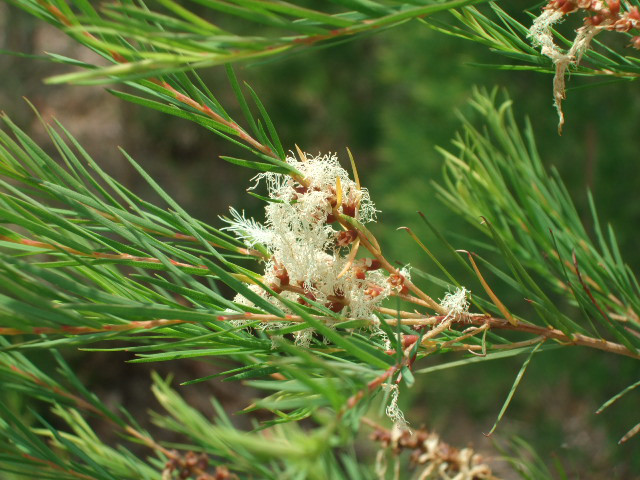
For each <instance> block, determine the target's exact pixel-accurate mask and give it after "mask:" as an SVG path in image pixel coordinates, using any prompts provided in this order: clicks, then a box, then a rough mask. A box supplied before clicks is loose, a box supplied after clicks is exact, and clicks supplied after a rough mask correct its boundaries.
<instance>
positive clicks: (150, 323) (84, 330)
mask: <svg viewBox="0 0 640 480" xmlns="http://www.w3.org/2000/svg"><path fill="white" fill-rule="evenodd" d="M182 323H193V322H188V321H186V320H165V319H159V320H144V321H133V322H127V323H121V324H116V325H112V324H109V325H101V326H100V327H72V326H70V325H61V326H60V327H33V328H32V329H30V330H24V329H19V328H4V327H0V335H25V334H33V335H41V334H60V335H85V334H89V333H102V332H123V331H127V330H137V329H149V328H155V327H166V326H168V325H177V324H182Z"/></svg>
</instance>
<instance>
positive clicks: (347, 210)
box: [342, 203, 356, 217]
mask: <svg viewBox="0 0 640 480" xmlns="http://www.w3.org/2000/svg"><path fill="white" fill-rule="evenodd" d="M342 214H343V215H346V216H347V217H355V216H356V205H355V204H354V203H347V204H343V205H342Z"/></svg>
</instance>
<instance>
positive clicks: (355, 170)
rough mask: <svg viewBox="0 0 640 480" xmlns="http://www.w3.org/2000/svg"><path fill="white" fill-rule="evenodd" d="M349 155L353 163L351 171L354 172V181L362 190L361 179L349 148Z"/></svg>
mask: <svg viewBox="0 0 640 480" xmlns="http://www.w3.org/2000/svg"><path fill="white" fill-rule="evenodd" d="M347 155H349V161H350V162H351V170H353V180H354V181H355V182H356V187H358V190H360V177H359V176H358V169H357V168H356V161H355V160H354V159H353V155H352V154H351V150H349V147H347Z"/></svg>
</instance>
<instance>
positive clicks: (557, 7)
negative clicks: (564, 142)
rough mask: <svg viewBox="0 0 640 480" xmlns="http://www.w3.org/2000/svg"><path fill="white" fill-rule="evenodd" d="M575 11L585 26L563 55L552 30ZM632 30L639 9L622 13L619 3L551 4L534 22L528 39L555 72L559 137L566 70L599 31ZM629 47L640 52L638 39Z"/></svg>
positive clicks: (638, 25)
mask: <svg viewBox="0 0 640 480" xmlns="http://www.w3.org/2000/svg"><path fill="white" fill-rule="evenodd" d="M578 11H582V12H584V13H586V14H587V15H586V16H585V18H584V25H583V26H582V27H580V28H578V29H577V30H576V37H575V38H574V40H573V43H572V45H571V48H569V50H568V51H567V52H566V53H564V52H563V51H562V50H560V49H559V48H558V46H557V45H556V44H555V43H554V41H553V34H552V32H551V29H552V28H553V26H554V25H556V24H557V23H559V22H561V21H562V20H563V19H564V18H565V17H566V16H567V15H570V14H572V13H574V12H578ZM632 29H636V30H637V29H640V11H639V10H638V7H636V6H630V5H626V10H624V11H623V10H621V5H620V1H619V0H609V1H601V0H551V1H549V3H547V5H546V6H545V7H543V10H542V13H541V14H540V15H539V16H538V17H537V18H536V19H535V20H534V21H533V25H532V26H531V28H530V29H529V35H528V36H529V38H530V39H531V43H532V44H533V45H534V46H536V47H540V53H542V54H543V55H545V56H546V57H549V58H550V59H551V60H552V61H553V64H554V66H555V68H556V72H555V75H554V77H553V98H554V105H555V107H556V110H557V111H558V133H560V134H561V133H562V126H563V125H564V113H563V111H562V100H564V99H565V98H566V91H565V74H566V71H567V68H569V66H571V65H573V66H577V65H579V64H580V61H581V60H582V57H583V55H584V54H585V52H586V51H587V50H588V49H589V47H590V45H591V40H592V39H593V37H595V36H596V35H597V34H598V33H600V32H601V31H603V30H608V31H613V32H623V33H626V32H629V31H630V30H632ZM631 46H633V47H635V48H639V49H640V40H639V37H637V36H636V37H633V38H632V40H631Z"/></svg>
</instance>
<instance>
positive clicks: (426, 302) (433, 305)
mask: <svg viewBox="0 0 640 480" xmlns="http://www.w3.org/2000/svg"><path fill="white" fill-rule="evenodd" d="M358 238H359V239H360V243H361V244H362V245H363V246H364V247H365V248H366V249H367V250H369V252H371V254H372V255H373V256H374V257H375V259H376V260H378V261H379V262H380V265H381V266H382V268H384V269H385V270H386V271H387V272H389V273H390V274H391V275H400V272H399V271H398V269H397V268H395V267H394V266H393V265H391V264H390V263H389V262H388V261H387V259H386V258H385V257H384V256H383V255H382V252H380V251H379V250H377V249H376V248H374V247H373V245H372V244H371V242H369V240H368V239H367V236H366V235H365V234H364V233H363V232H361V231H359V230H358ZM404 284H405V285H406V286H407V288H408V289H409V290H411V291H412V292H413V293H415V294H416V295H417V296H418V299H415V297H410V296H405V300H408V301H410V302H413V303H417V304H419V305H423V306H426V307H428V308H430V309H432V310H434V311H435V312H436V313H439V314H441V315H446V314H447V311H446V310H445V309H444V308H443V307H442V306H440V305H439V304H438V303H437V302H436V301H434V300H433V299H432V298H431V297H430V296H429V295H427V294H426V293H424V292H423V291H422V290H420V288H418V287H417V286H416V285H415V284H414V283H413V282H412V281H411V280H409V279H408V278H405V279H404ZM396 295H398V296H400V294H396ZM400 298H403V297H400ZM416 300H421V301H422V302H423V303H418V302H417V301H416Z"/></svg>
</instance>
